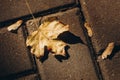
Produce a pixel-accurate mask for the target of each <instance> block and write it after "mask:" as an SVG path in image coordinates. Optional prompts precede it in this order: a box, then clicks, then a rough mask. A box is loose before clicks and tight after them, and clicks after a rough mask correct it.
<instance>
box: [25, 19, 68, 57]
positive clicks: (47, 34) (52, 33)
mask: <svg viewBox="0 0 120 80" xmlns="http://www.w3.org/2000/svg"><path fill="white" fill-rule="evenodd" d="M68 30H69V25H64V24H63V23H61V22H60V21H57V20H54V21H52V22H48V21H47V22H44V23H43V24H41V25H40V27H39V28H38V30H37V31H34V32H33V33H32V34H31V35H29V36H28V37H27V40H26V45H27V46H31V53H33V54H34V55H35V56H36V57H38V58H40V57H42V56H44V52H45V51H44V50H45V49H44V48H45V47H47V49H48V50H49V51H51V52H52V53H54V55H62V56H65V50H64V48H65V46H66V43H64V42H63V41H61V40H55V39H56V38H57V37H58V35H60V34H61V33H63V32H65V31H68Z"/></svg>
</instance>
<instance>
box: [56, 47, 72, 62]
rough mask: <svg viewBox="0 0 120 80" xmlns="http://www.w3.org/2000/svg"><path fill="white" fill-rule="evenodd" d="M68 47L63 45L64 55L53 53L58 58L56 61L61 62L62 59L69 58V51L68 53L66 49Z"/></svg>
mask: <svg viewBox="0 0 120 80" xmlns="http://www.w3.org/2000/svg"><path fill="white" fill-rule="evenodd" d="M69 48H70V46H66V47H65V53H66V54H65V56H61V55H55V58H56V59H57V60H58V61H60V62H62V61H63V60H67V59H69V57H70V55H69V53H68V49H69Z"/></svg>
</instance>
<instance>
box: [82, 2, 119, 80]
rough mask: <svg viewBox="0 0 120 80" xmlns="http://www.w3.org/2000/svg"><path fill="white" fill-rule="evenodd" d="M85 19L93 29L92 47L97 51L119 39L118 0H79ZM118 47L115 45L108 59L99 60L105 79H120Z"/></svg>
mask: <svg viewBox="0 0 120 80" xmlns="http://www.w3.org/2000/svg"><path fill="white" fill-rule="evenodd" d="M80 2H81V6H82V11H83V13H84V16H85V19H86V21H87V22H88V23H90V25H91V28H92V30H93V33H94V34H93V37H92V38H91V40H92V42H93V47H94V49H95V51H96V53H98V52H99V51H100V50H102V49H105V48H106V46H107V45H108V43H110V42H112V41H114V42H117V41H119V39H120V35H119V32H120V27H119V26H120V1H119V0H114V1H110V0H100V1H96V0H80ZM119 50H120V47H119V46H116V47H115V49H114V51H113V53H112V56H111V57H109V58H110V60H109V59H108V60H104V61H100V62H99V64H100V67H101V70H102V73H103V77H104V79H105V80H119V79H120V69H119V67H120V51H119Z"/></svg>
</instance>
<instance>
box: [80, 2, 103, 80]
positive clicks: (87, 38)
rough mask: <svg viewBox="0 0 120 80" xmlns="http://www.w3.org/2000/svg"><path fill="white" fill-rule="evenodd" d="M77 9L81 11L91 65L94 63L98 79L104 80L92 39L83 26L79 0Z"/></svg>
mask: <svg viewBox="0 0 120 80" xmlns="http://www.w3.org/2000/svg"><path fill="white" fill-rule="evenodd" d="M78 1H79V0H78ZM79 9H80V13H81V16H82V18H81V19H82V20H83V21H82V22H81V23H80V24H81V27H82V30H83V33H84V35H85V38H86V41H87V46H88V48H89V51H90V55H91V59H92V62H93V65H94V69H95V72H96V75H97V77H98V80H104V79H103V76H102V73H101V70H100V66H99V64H98V62H97V61H96V58H97V56H96V54H95V50H94V48H93V45H92V41H91V39H90V37H89V36H88V34H87V31H86V29H85V27H84V22H85V17H84V14H83V12H82V11H81V5H80V2H79Z"/></svg>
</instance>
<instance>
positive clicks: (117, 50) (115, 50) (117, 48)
mask: <svg viewBox="0 0 120 80" xmlns="http://www.w3.org/2000/svg"><path fill="white" fill-rule="evenodd" d="M104 50H105V49H101V50H100V51H99V52H98V54H97V56H100V55H102V53H103V52H104ZM119 51H120V45H115V47H114V48H113V51H112V53H111V55H108V57H107V58H108V59H109V60H112V58H113V57H114V56H115V55H116V54H117V53H118V52H119Z"/></svg>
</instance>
